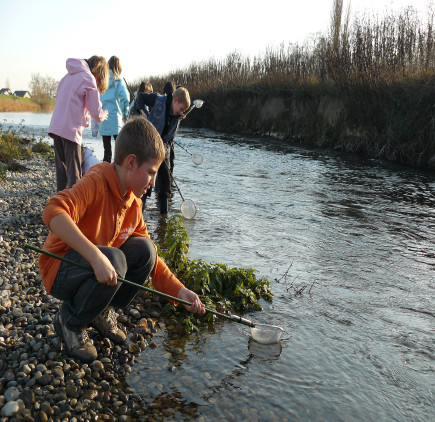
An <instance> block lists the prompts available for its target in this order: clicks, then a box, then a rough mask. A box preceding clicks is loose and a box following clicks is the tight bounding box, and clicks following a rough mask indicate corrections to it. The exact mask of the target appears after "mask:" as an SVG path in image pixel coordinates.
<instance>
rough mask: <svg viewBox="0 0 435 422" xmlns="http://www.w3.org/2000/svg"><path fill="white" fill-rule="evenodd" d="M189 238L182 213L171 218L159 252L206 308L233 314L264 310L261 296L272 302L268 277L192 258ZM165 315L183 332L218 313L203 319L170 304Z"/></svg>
mask: <svg viewBox="0 0 435 422" xmlns="http://www.w3.org/2000/svg"><path fill="white" fill-rule="evenodd" d="M188 252H189V237H188V235H187V232H186V229H185V228H184V224H183V220H182V217H181V216H180V215H178V214H177V215H174V216H173V217H171V218H170V220H169V222H168V226H167V230H166V235H165V240H164V250H163V251H160V255H161V256H162V257H163V258H164V259H165V261H166V263H167V265H168V266H169V268H170V269H171V270H172V271H173V272H174V274H175V275H176V276H177V277H178V278H179V279H180V280H183V282H184V283H185V285H186V287H188V288H189V289H191V290H193V291H194V292H196V293H197V294H198V295H199V296H200V298H201V301H202V302H203V303H204V304H205V306H206V307H207V308H210V309H212V310H215V311H218V312H221V313H226V314H231V313H244V312H248V311H253V310H261V309H262V307H261V304H260V303H259V300H260V299H263V300H266V301H268V302H271V301H272V298H273V294H272V292H271V290H270V283H269V280H268V279H267V278H266V277H260V278H257V277H256V275H255V272H256V271H255V270H254V269H253V268H237V267H234V268H231V267H228V266H227V265H225V264H219V263H208V262H206V261H204V260H202V259H193V260H192V259H189V258H188V256H187V255H188ZM163 315H164V316H165V317H166V318H169V319H170V320H171V325H172V326H174V327H176V328H177V329H178V330H181V331H183V332H186V333H188V332H191V331H192V330H195V329H196V328H197V325H198V324H199V323H209V324H211V323H213V321H214V320H215V319H216V318H218V317H217V316H215V315H213V314H211V313H207V314H206V315H205V316H203V317H201V318H200V319H199V318H197V317H196V316H195V315H193V314H191V313H188V312H187V311H185V309H184V307H183V306H178V307H177V308H175V307H174V306H173V305H172V304H170V303H168V304H167V305H166V306H165V307H164V309H163Z"/></svg>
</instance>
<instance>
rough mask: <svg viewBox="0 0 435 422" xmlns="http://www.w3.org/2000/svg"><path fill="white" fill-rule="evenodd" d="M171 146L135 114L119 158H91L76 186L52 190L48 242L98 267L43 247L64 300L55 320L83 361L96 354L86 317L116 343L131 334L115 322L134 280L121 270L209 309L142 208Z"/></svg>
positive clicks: (42, 261)
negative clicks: (158, 240) (160, 251)
mask: <svg viewBox="0 0 435 422" xmlns="http://www.w3.org/2000/svg"><path fill="white" fill-rule="evenodd" d="M164 155H165V152H164V148H163V143H162V140H161V138H160V136H159V134H158V133H157V131H156V129H155V128H154V127H153V125H152V124H151V123H149V122H148V121H147V120H145V119H143V118H141V117H135V118H132V119H131V120H129V121H128V122H127V123H126V124H125V126H124V127H123V128H122V129H121V131H120V133H119V135H118V138H117V140H116V144H115V157H114V162H113V163H112V164H109V163H107V162H102V163H99V164H96V165H95V166H93V167H92V168H91V169H90V170H89V171H88V172H87V173H86V175H85V176H84V177H83V178H82V179H81V180H80V181H78V182H77V184H76V185H74V186H73V187H72V188H71V189H70V190H64V191H62V192H59V193H58V194H57V195H55V196H53V197H52V198H51V199H50V200H49V202H48V204H47V206H46V208H45V210H44V213H43V220H44V222H45V224H46V225H47V226H48V227H49V228H50V233H49V235H48V237H47V240H46V241H45V244H44V249H45V250H47V251H49V252H52V253H55V254H57V255H60V256H64V257H66V258H68V259H70V260H73V261H76V262H79V263H81V264H84V265H90V266H91V267H92V269H93V271H90V270H89V271H88V270H83V269H81V268H79V267H76V266H75V265H72V264H70V263H67V262H64V261H59V260H57V259H56V258H52V257H49V256H47V255H44V254H41V256H40V258H39V268H40V273H41V277H42V280H43V283H44V286H45V288H46V289H47V291H48V292H49V293H51V294H52V295H53V296H54V297H56V298H58V299H60V300H63V303H62V306H61V308H60V311H59V313H58V314H57V315H56V317H55V320H54V327H55V329H56V332H57V333H58V334H59V336H60V337H61V338H62V340H63V341H64V343H65V345H66V348H67V350H68V353H69V354H70V355H72V356H75V357H77V358H79V359H80V360H82V361H85V362H91V361H93V360H94V359H96V357H97V351H96V349H95V346H93V344H92V341H91V340H90V339H89V337H88V335H87V331H86V327H87V326H88V325H90V324H91V325H92V326H93V327H95V328H96V329H97V330H98V331H99V332H100V333H102V334H103V335H104V336H106V337H108V338H109V339H110V340H112V341H113V342H115V343H120V342H123V341H124V340H125V339H126V336H125V334H124V332H123V331H122V330H120V329H119V328H118V326H117V323H116V314H115V312H114V310H113V308H112V307H113V306H115V307H125V306H127V305H128V304H129V303H130V302H131V300H132V299H133V298H134V296H135V295H136V293H137V291H138V289H137V288H136V287H133V286H130V285H127V284H124V285H123V284H122V283H119V282H117V275H119V276H121V277H123V278H126V279H128V280H130V281H132V282H134V283H137V284H144V283H145V281H146V279H147V277H148V275H151V278H152V283H153V285H154V287H155V288H156V289H157V290H159V291H162V292H164V293H167V294H169V295H171V296H175V297H178V298H179V299H183V300H187V301H189V302H191V303H192V305H191V306H190V307H188V306H186V309H188V310H189V311H191V312H194V313H198V314H204V313H205V308H204V305H203V304H202V303H201V301H200V299H199V298H198V296H197V295H196V293H194V292H192V291H191V290H189V289H187V288H185V287H184V285H183V284H182V283H181V282H180V281H179V280H178V279H177V278H176V277H175V276H174V275H173V274H172V272H171V271H170V270H169V268H168V267H167V266H166V264H165V263H164V262H163V260H162V259H161V258H159V257H158V256H157V252H156V250H157V248H156V246H155V245H154V244H153V243H152V242H151V240H150V237H149V235H148V232H147V227H146V224H145V222H144V220H143V216H142V203H141V200H140V197H141V196H142V195H143V193H144V192H145V191H146V190H147V189H148V187H149V186H153V185H154V182H155V177H156V174H157V170H158V168H159V166H160V164H161V163H162V160H163V158H164Z"/></svg>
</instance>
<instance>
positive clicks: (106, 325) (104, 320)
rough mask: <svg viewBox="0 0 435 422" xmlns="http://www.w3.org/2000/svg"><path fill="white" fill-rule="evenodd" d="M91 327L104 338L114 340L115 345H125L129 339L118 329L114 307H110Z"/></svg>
mask: <svg viewBox="0 0 435 422" xmlns="http://www.w3.org/2000/svg"><path fill="white" fill-rule="evenodd" d="M91 325H92V326H93V327H94V328H95V329H96V330H97V331H98V332H99V333H100V334H101V335H103V336H104V337H107V338H108V339H110V340H112V341H113V342H114V343H116V344H119V343H123V342H124V341H125V339H126V338H127V337H126V335H125V334H124V332H123V331H122V330H120V329H119V328H118V323H117V322H116V313H115V311H114V310H113V308H112V307H109V308H108V309H107V310H106V311H104V312H103V313H102V314H101V315H98V316H97V317H96V318H95V319H94V320H93V321H92V323H91Z"/></svg>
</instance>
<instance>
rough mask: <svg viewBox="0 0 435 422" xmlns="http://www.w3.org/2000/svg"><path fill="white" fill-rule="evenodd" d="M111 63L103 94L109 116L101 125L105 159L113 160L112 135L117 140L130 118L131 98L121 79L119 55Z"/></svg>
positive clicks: (109, 63) (111, 59)
mask: <svg viewBox="0 0 435 422" xmlns="http://www.w3.org/2000/svg"><path fill="white" fill-rule="evenodd" d="M108 65H109V88H108V89H107V90H106V92H105V93H104V95H102V96H101V102H102V104H103V108H104V109H105V110H108V111H109V117H108V119H107V120H105V121H104V122H103V123H102V124H101V127H100V133H101V135H102V137H103V145H104V157H103V161H107V162H108V163H110V162H111V161H112V136H113V139H115V141H116V137H117V136H118V133H119V131H120V130H121V128H122V126H123V124H124V123H125V122H126V121H127V119H128V114H129V106H130V103H129V98H128V91H127V87H126V86H125V83H124V81H123V80H122V79H121V72H122V67H121V62H120V60H119V58H118V57H116V56H112V57H111V58H110V59H109V62H108Z"/></svg>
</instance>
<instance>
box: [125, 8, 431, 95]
mask: <svg viewBox="0 0 435 422" xmlns="http://www.w3.org/2000/svg"><path fill="white" fill-rule="evenodd" d="M342 9H343V1H342V0H335V1H334V7H333V12H332V19H331V33H330V34H327V35H323V36H318V37H317V38H316V39H314V40H312V41H310V42H306V43H305V44H303V45H297V44H288V45H285V44H281V45H279V46H277V47H269V48H267V49H266V51H265V52H264V53H263V55H262V56H259V57H255V56H254V57H249V56H245V55H243V54H242V53H240V52H237V51H234V52H231V53H229V54H228V55H227V56H226V57H225V58H223V59H221V60H217V59H214V58H211V59H209V60H206V61H202V62H194V63H192V64H190V65H189V66H188V67H187V68H184V69H176V70H174V71H172V72H170V73H168V74H167V75H163V76H153V77H150V78H146V77H145V78H141V79H145V80H150V82H151V83H152V84H153V87H154V88H155V90H156V88H157V90H161V89H162V87H163V85H164V83H165V81H166V80H169V79H172V80H174V81H175V82H176V83H177V84H180V85H185V86H187V87H189V91H190V92H191V93H192V94H193V96H200V95H204V94H205V93H207V92H210V91H215V90H222V89H224V90H226V89H231V88H241V87H243V88H245V89H250V88H251V89H282V88H284V89H285V88H294V87H299V86H301V85H307V84H308V85H311V84H330V85H335V86H339V87H343V86H347V85H349V84H369V85H371V84H377V83H384V82H388V83H392V82H399V81H403V80H404V79H409V78H420V77H425V78H426V77H432V76H434V74H435V38H434V28H433V12H430V13H428V17H427V21H422V20H421V18H420V17H419V14H418V12H417V11H416V10H415V9H413V8H411V7H410V8H408V9H406V10H404V11H402V12H401V13H399V14H398V15H393V14H391V15H386V16H383V17H379V16H368V15H364V16H362V17H357V18H355V19H354V20H353V21H352V22H350V17H349V14H348V13H345V14H343V10H342ZM139 82H140V80H137V81H135V82H134V83H133V84H132V85H133V86H134V87H137V86H138V84H139Z"/></svg>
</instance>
